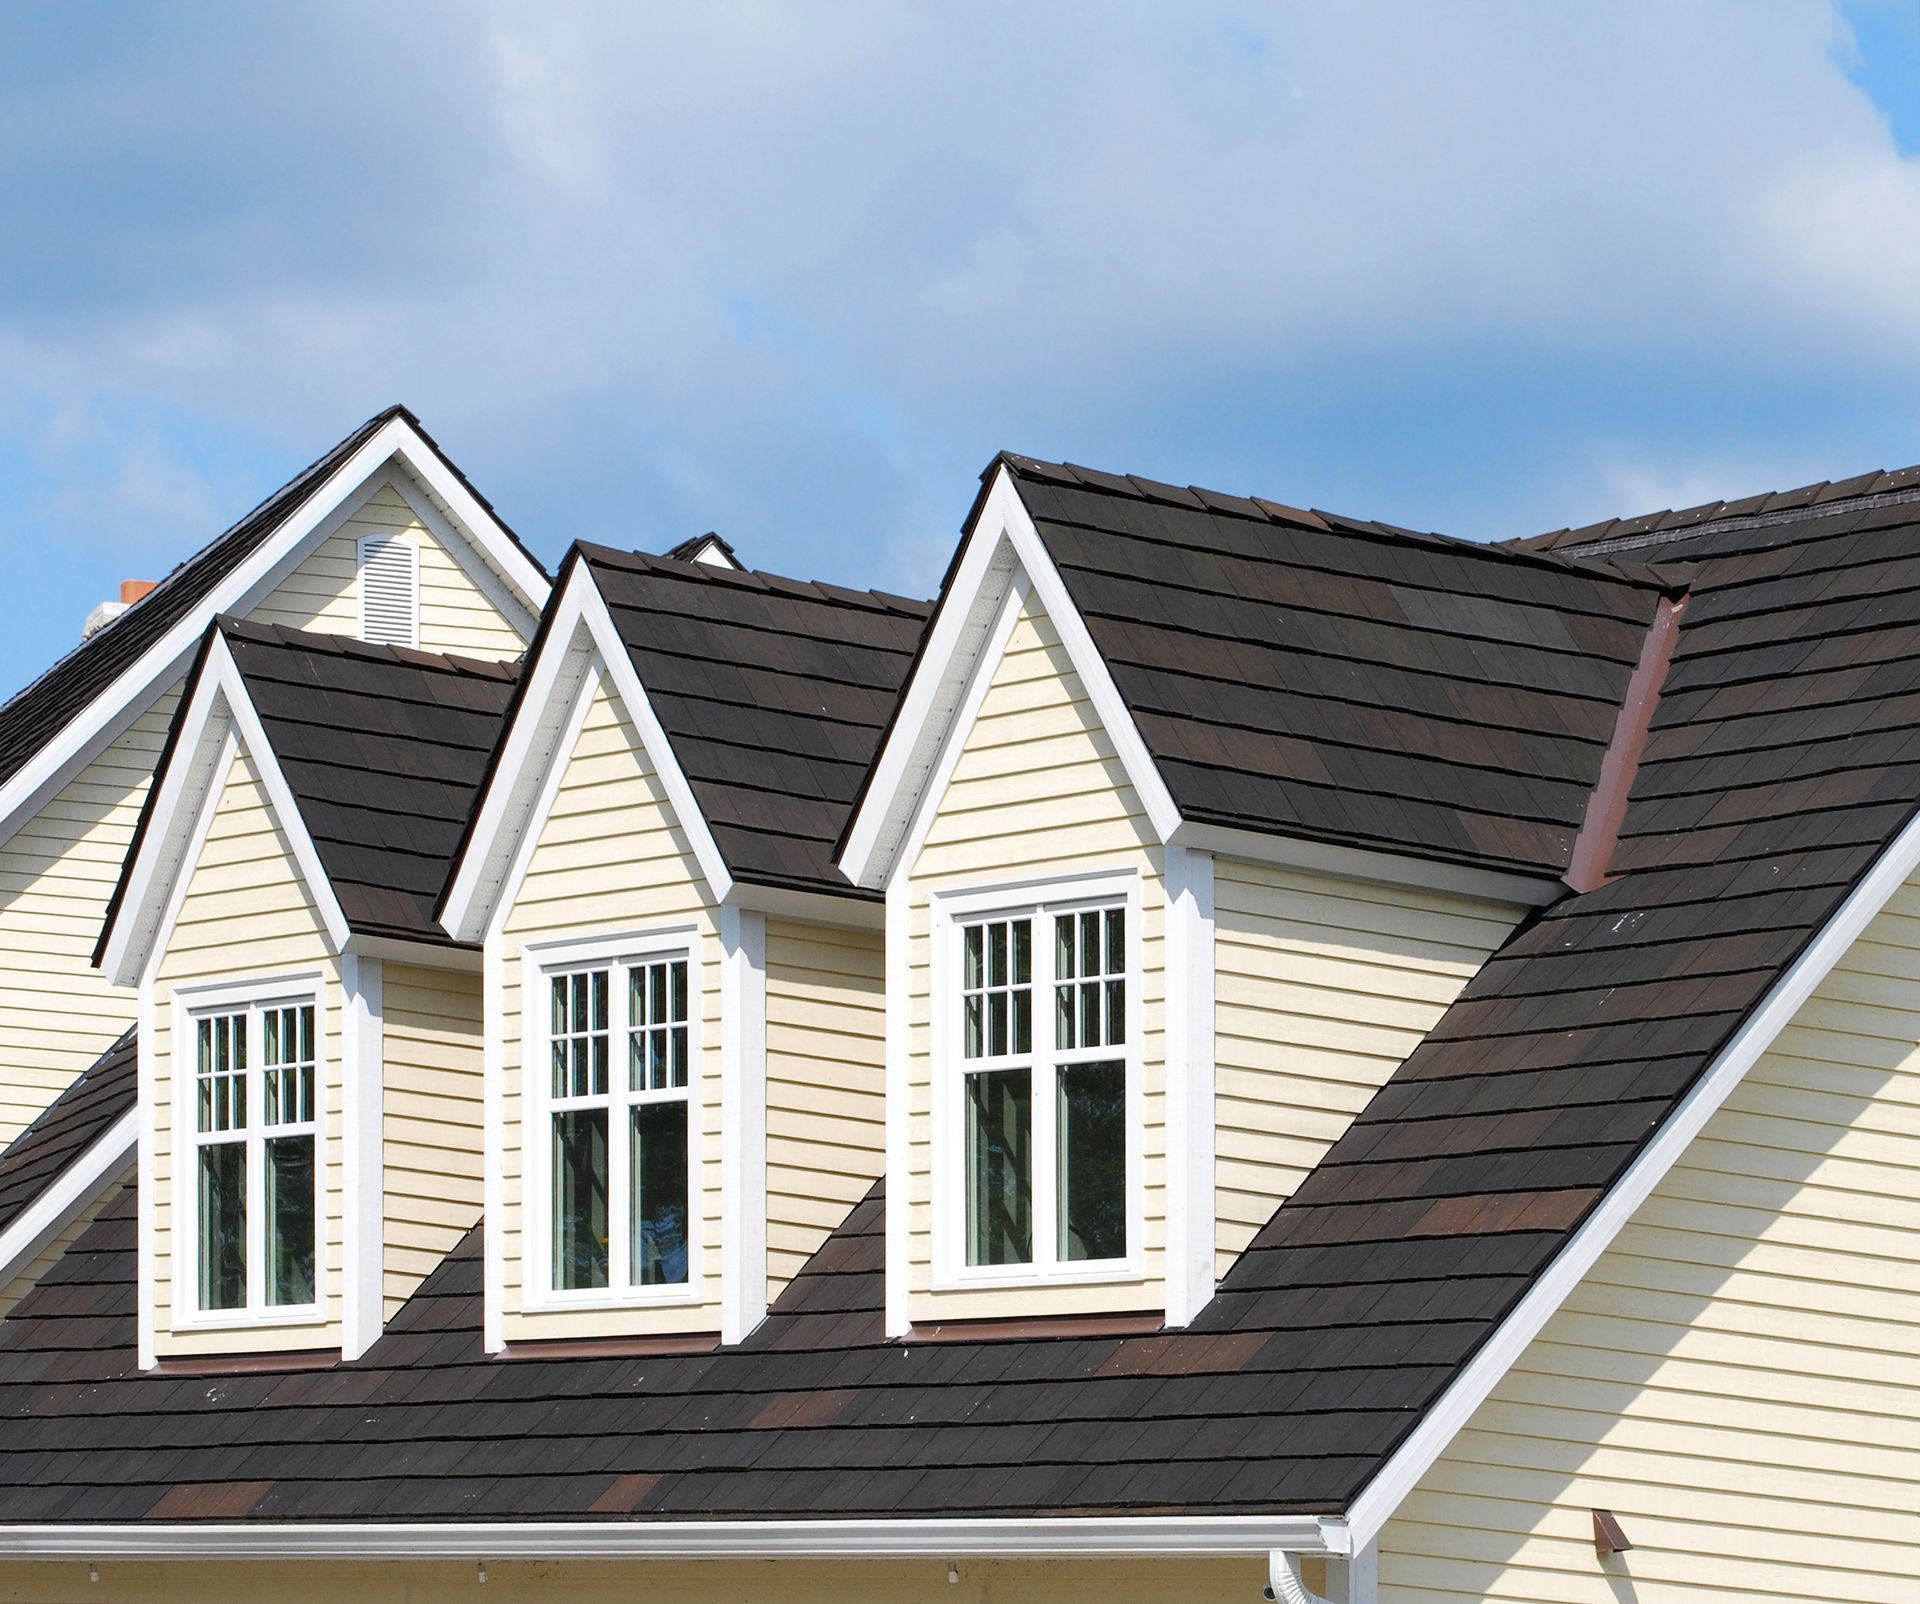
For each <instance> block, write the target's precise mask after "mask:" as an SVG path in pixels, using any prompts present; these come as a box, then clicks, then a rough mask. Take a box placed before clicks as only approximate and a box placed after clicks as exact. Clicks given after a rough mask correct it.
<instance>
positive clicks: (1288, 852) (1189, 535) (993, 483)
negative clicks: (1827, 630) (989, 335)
mask: <svg viewBox="0 0 1920 1604" xmlns="http://www.w3.org/2000/svg"><path fill="white" fill-rule="evenodd" d="M1387 547H1392V548H1394V550H1393V552H1392V554H1391V564H1389V563H1387V562H1386V561H1384V560H1383V548H1387ZM1658 602H1659V590H1658V587H1656V586H1652V585H1637V584H1632V583H1629V582H1626V581H1616V580H1614V579H1612V578H1610V577H1605V576H1598V577H1597V576H1593V575H1590V574H1576V573H1572V572H1569V571H1567V569H1566V568H1565V567H1564V565H1559V566H1551V567H1540V566H1539V565H1538V564H1531V565H1529V566H1527V567H1525V568H1524V569H1520V570H1516V569H1515V567H1514V565H1513V563H1512V561H1511V558H1510V557H1509V555H1507V554H1503V553H1495V554H1487V553H1485V552H1483V551H1481V550H1480V549H1479V548H1474V547H1470V546H1466V545H1463V544H1462V543H1457V542H1448V541H1443V540H1440V539H1438V538H1437V537H1421V536H1409V535H1407V534H1406V533H1405V532H1403V531H1394V530H1388V529H1384V528H1382V527H1380V526H1374V525H1361V524H1354V523H1351V522H1350V521H1337V523H1336V522H1330V521H1329V520H1328V519H1326V518H1323V517H1321V516H1320V515H1318V514H1311V513H1304V512H1299V511H1297V510H1296V509H1288V508H1282V507H1278V506H1276V505H1273V504H1266V503H1255V502H1250V501H1245V500H1242V499H1239V498H1233V497H1222V496H1213V495H1210V494H1208V493H1206V492H1200V491H1187V490H1177V489H1175V488H1173V487H1169V486H1160V485H1152V484H1148V483H1144V482H1139V481H1132V480H1126V479H1119V478H1116V477H1114V476H1111V475H1100V474H1092V473H1088V472H1084V471H1082V470H1077V469H1071V468H1057V467H1053V466H1050V465H1046V464H1038V463H1033V462H1030V461H1028V460H1027V459H1016V458H1003V459H1001V461H1000V462H998V463H996V464H995V465H994V466H993V467H992V468H990V469H989V472H988V474H987V476H986V479H985V483H984V488H983V491H982V495H981V498H980V500H979V502H978V503H976V506H975V509H974V513H973V516H972V517H971V519H970V520H969V524H968V530H967V534H966V536H965V537H964V540H963V545H962V549H961V552H960V554H959V555H958V557H957V558H956V560H955V563H954V565H953V568H952V569H951V570H950V573H949V578H948V583H947V587H946V590H945V592H944V593H943V595H942V597H941V600H940V604H939V609H938V612H937V614H936V618H935V622H934V624H933V626H932V629H931V631H930V633H929V636H928V640H927V643H926V647H925V650H924V651H923V653H922V656H921V658H920V661H919V662H918V664H917V666H916V669H915V673H914V677H913V679H912V681H911V682H910V683H909V685H908V686H907V688H906V690H905V691H904V692H903V695H902V699H901V703H900V707H899V711H898V714H897V715H896V717H895V719H894V721H893V723H892V725H891V726H890V729H889V733H888V737H887V740H886V742H885V744H884V746H883V748H882V750H881V753H880V756H879V757H878V759H877V760H876V763H875V767H874V771H873V774H872V777H871V780H870V782H869V785H868V787H867V789H866V791H865V794H864V796H863V798H862V801H861V804H860V807H859V809H858V810H857V812H856V813H855V815H854V817H853V819H852V821H851V823H850V824H849V826H848V829H847V832H846V837H845V841H844V845H843V851H842V856H841V863H842V866H843V868H844V869H845V871H846V872H847V874H848V875H849V877H850V878H852V879H853V880H854V881H855V882H856V883H859V884H862V885H867V886H872V887H875V888H884V890H885V893H886V896H887V899H888V908H889V916H888V939H889V973H890V974H891V975H895V976H898V977H900V980H901V982H902V983H901V984H900V985H898V986H897V987H896V988H895V990H894V991H893V992H891V993H890V997H889V1003H890V1010H891V1012H890V1020H889V1043H890V1046H889V1055H888V1076H889V1082H888V1088H889V1089H888V1106H889V1116H890V1118H891V1119H892V1120H893V1121H894V1122H895V1133H896V1134H895V1140H894V1142H893V1144H892V1146H891V1148H890V1152H891V1154H892V1155H893V1157H892V1158H891V1160H890V1164H889V1173H888V1188H887V1210H888V1215H887V1225H888V1238H889V1265H890V1272H889V1294H888V1295H889V1306H888V1327H889V1330H890V1332H892V1333H893V1334H894V1335H896V1336H904V1335H908V1334H911V1333H913V1332H916V1331H925V1330H932V1331H936V1332H948V1333H950V1332H954V1331H966V1330H971V1329H973V1328H974V1322H978V1321H988V1322H992V1321H1009V1320H1013V1321H1019V1320H1032V1319H1053V1318H1061V1317H1074V1316H1083V1315H1084V1316H1100V1317H1109V1316H1125V1317H1129V1318H1131V1319H1133V1320H1136V1321H1138V1322H1141V1323H1143V1324H1144V1323H1151V1324H1157V1323H1158V1322H1160V1321H1161V1320H1164V1321H1166V1322H1167V1323H1168V1324H1171V1325H1181V1324H1184V1323H1186V1322H1187V1321H1188V1320H1189V1319H1191V1318H1192V1317H1193V1315H1194V1314H1195V1313H1196V1312H1197V1311H1198V1310H1199V1309H1200V1308H1201V1307H1203V1306H1204V1305H1205V1304H1206V1302H1207V1301H1208V1299H1209V1298H1211V1296H1212V1294H1213V1287H1214V1284H1215V1278H1216V1276H1217V1274H1219V1273H1220V1272H1221V1271H1222V1270H1223V1269H1224V1268H1225V1267H1226V1266H1227V1265H1229V1264H1231V1263H1232V1262H1233V1261H1234V1259H1235V1258H1237V1257H1238V1256H1239V1254H1240V1253H1241V1252H1242V1251H1243V1250H1244V1249H1245V1248H1246V1247H1247V1246H1248V1244H1249V1242H1250V1241H1251V1240H1252V1238H1253V1237H1254V1235H1255V1233H1256V1232H1257V1231H1258V1229H1259V1228H1260V1226H1261V1225H1263V1224H1264V1223H1265V1222H1266V1220H1267V1219H1268V1218H1269V1217H1270V1216H1271V1215H1272V1213H1273V1211H1274V1209H1275V1208H1276V1207H1277V1206H1278V1205H1279V1204H1280V1203H1281V1202H1283V1201H1284V1200H1285V1199H1286V1198H1287V1197H1288V1196H1289V1195H1291V1193H1292V1191H1293V1189H1294V1187H1296V1186H1297V1185H1298V1184H1299V1183H1300V1181H1301V1179H1302V1178H1303V1177H1304V1176H1305V1175H1306V1174H1307V1173H1308V1172H1309V1171H1310V1170H1311V1169H1312V1167H1313V1165H1314V1164H1315V1163H1316V1162H1317V1161H1318V1158H1319V1156H1320V1155H1321V1154H1323V1153H1324V1152H1326V1150H1327V1149H1328V1148H1329V1147H1330V1146H1331V1144H1332V1143H1333V1142H1334V1141H1335V1140H1336V1139H1337V1138H1338V1137H1339V1136H1340V1135H1341V1134H1342V1133H1343V1132H1344V1131H1345V1130H1346V1129H1347V1127H1348V1126H1349V1125H1350V1124H1351V1122H1352V1121H1353V1119H1354V1118H1355V1116H1356V1115H1357V1114H1358V1113H1359V1112H1360V1110H1361V1109H1362V1108H1363V1107H1364V1106H1365V1105H1366V1103H1367V1102H1368V1100H1369V1099H1370V1098H1371V1097H1372V1096H1373V1094H1374V1093H1375V1092H1376V1091H1377V1090H1378V1089H1379V1088H1380V1087H1381V1086H1382V1085H1383V1084H1384V1083H1385V1081H1386V1080H1387V1078H1388V1076H1389V1075H1390V1074H1391V1073H1392V1071H1393V1070H1394V1068H1395V1067H1396V1066H1397V1065H1398V1064H1399V1063H1401V1062H1402V1061H1403V1060H1404V1059H1405V1058H1406V1056H1407V1055H1408V1053H1410V1052H1411V1051H1412V1049H1413V1048H1414V1046H1416V1045H1417V1044H1418V1042H1419V1041H1420V1040H1421V1038H1422V1036H1423V1035H1424V1033H1425V1032H1426V1031H1427V1030H1428V1029H1430V1028H1431V1027H1432V1026H1433V1025H1434V1023H1435V1022H1436V1021H1437V1020H1438V1019H1439V1017H1440V1015H1441V1014H1442V1013H1443V1012H1444V1011H1445V1009H1446V1007H1447V1005H1448V1004H1449V1003H1450V1002H1451V1001H1452V1000H1453V998H1454V997H1455V996H1456V995H1457V994H1458V993H1459V991H1460V989H1461V987H1462V986H1463V985H1465V983H1466V982H1467V980H1468V979H1469V978H1471V977H1472V976H1473V975H1474V974H1475V973H1476V972H1477V970H1478V969H1479V968H1480V966H1481V965H1482V964H1483V963H1484V961H1485V959H1486V957H1487V956H1488V954H1489V953H1491V952H1492V951H1493V950H1494V948H1495V947H1497V946H1498V945H1499V943H1500V942H1501V941H1502V940H1503V939H1504V937H1505V936H1506V935H1507V933H1508V932H1509V931H1511V930H1512V929H1513V927H1514V925H1515V923H1516V921H1517V920H1518V918H1519V917H1520V916H1521V914H1522V912H1523V911H1524V910H1525V909H1526V908H1527V907H1529V906H1538V905H1540V904H1543V903H1545V902H1548V901H1551V900H1552V899H1553V898H1554V897H1555V896H1556V895H1558V894H1559V893H1560V891H1561V889H1562V887H1561V885H1560V884H1559V878H1558V877H1559V876H1560V875H1562V874H1564V873H1565V872H1566V870H1567V868H1568V865H1569V863H1570V862H1571V859H1572V853H1573V845H1574V841H1575V838H1576V835H1577V834H1578V832H1579V831H1580V829H1581V828H1582V820H1583V817H1584V816H1585V815H1586V813H1587V811H1588V804H1589V798H1590V796H1591V794H1592V792H1593V789H1594V786H1595V783H1596V780H1597V777H1598V775H1599V772H1600V769H1601V765H1602V760H1603V758H1604V757H1605V755H1606V753H1607V751H1608V746H1609V741H1610V739H1611V736H1612V732H1613V728H1614V723H1615V715H1616V710H1617V707H1618V703H1619V698H1620V697H1621V696H1622V695H1623V694H1624V692H1625V689H1626V686H1627V684H1628V681H1629V679H1630V678H1631V676H1632V675H1633V674H1634V672H1635V669H1636V664H1637V662H1638V659H1639V657H1640V654H1641V649H1642V643H1643V640H1644V638H1645V637H1646V635H1647V633H1648V623H1649V619H1650V618H1651V617H1652V616H1653V615H1654V613H1655V611H1656V608H1657V604H1658ZM1469 620H1470V621H1471V627H1472V629H1474V630H1478V631H1481V632H1483V633H1485V634H1488V635H1492V636H1494V637H1496V638H1498V639H1499V640H1500V641H1501V643H1502V644H1501V645H1500V647H1499V648H1498V649H1495V650H1488V649H1486V648H1485V646H1484V645H1483V644H1480V643H1478V642H1475V643H1471V644H1470V643H1469V642H1468V641H1467V640H1466V639H1465V638H1464V636H1465V632H1466V631H1467V630H1468V628H1469V624H1468V621H1469Z"/></svg>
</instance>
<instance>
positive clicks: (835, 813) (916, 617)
mask: <svg viewBox="0 0 1920 1604" xmlns="http://www.w3.org/2000/svg"><path fill="white" fill-rule="evenodd" d="M578 549H579V551H580V554H581V559H582V560H583V561H584V562H585V563H586V565H587V568H588V571H589V572H590V573H591V574H592V576H593V581H594V584H595V585H596V586H597V587H598V588H599V591H600V594H601V595H602V596H603V597H604V598H605V599H606V602H607V607H608V609H609V611H610V612H611V613H612V615H613V621H614V625H615V627H616V628H618V630H619V631H620V636H621V639H622V640H623V641H624V642H625V643H626V647H627V653H628V655H629V656H630V657H631V658H632V660H633V666H634V669H635V671H636V672H637V673H638V674H639V676H640V681H641V683H642V684H643V685H644V686H645V687H646V691H647V695H648V697H649V698H650V699H651V701H652V703H653V707H654V711H655V712H656V713H657V714H658V716H659V719H660V722H661V724H662V726H663V727H664V728H665V730H666V732H667V738H668V739H669V740H670V741H671V742H672V743H673V750H674V755H675V757H676V758H678V760H679V762H680V766H681V768H682V769H683V770H684V771H685V773H686V776H687V780H688V783H689V784H690V785H691V786H692V787H693V792H694V795H695V797H696V798H698V800H699V803H700V807H701V809H702V811H703V812H704V813H705V814H706V817H707V823H708V825H709V826H710V827H711V829H712V831H713V836H714V840H715V842H716V843H717V844H718V845H719V848H720V851H721V853H722V855H723V856H724V857H725V859H726V862H727V867H728V868H729V869H730V870H731V871H732V872H733V873H734V874H735V875H736V876H738V877H739V878H740V879H742V880H747V881H752V882H754V883H756V884H761V885H774V886H789V887H797V888H801V889H805V890H812V891H828V892H832V893H834V894H835V895H839V896H857V895H861V894H862V893H859V892H856V891H855V890H854V889H853V888H852V887H851V886H849V885H848V883H847V880H846V877H845V876H844V875H843V874H841V873H840V871H839V870H838V869H836V868H835V867H834V864H833V847H834V842H835V840H836V839H837V838H838V836H839V833H840V828H841V826H842V825H843V824H844V823H845V822H846V814H847V808H848V805H849V804H850V803H851V802H852V800H853V797H854V795H855V793H856V792H857V791H858V790H859V787H860V784H861V781H862V780H863V779H864V778H865V775H866V772H867V767H868V765H869V764H870V763H871V762H872V761H873V756H874V752H875V750H876V749H877V747H878V746H879V741H880V732H881V730H882V728H883V727H884V726H885V724H886V721H887V718H888V716H889V715H890V714H891V713H892V711H893V704H894V701H895V700H896V698H897V697H898V695H899V692H900V686H901V683H902V682H903V681H904V680H905V678H906V672H907V667H908V665H909V663H911V661H912V659H913V653H914V651H915V649H916V648H917V647H918V645H919V643H920V635H921V631H922V630H923V629H924V628H925V625H926V619H927V613H928V610H929V609H928V604H927V603H925V602H917V601H908V600H906V599H904V598H902V597H899V596H888V595H884V594H881V593H879V592H877V591H856V590H842V589H840V588H839V587H838V586H834V585H821V584H811V583H807V582H805V581H801V580H795V579H782V578H779V577H778V576H776V575H773V574H760V573H745V572H735V571H734V570H731V569H726V568H718V567H715V566H713V565H712V564H709V563H697V562H676V561H673V560H670V559H666V558H659V557H647V556H643V555H641V554H639V553H636V552H622V551H613V550H610V549H608V548H605V547H600V546H583V547H580V548H578Z"/></svg>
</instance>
